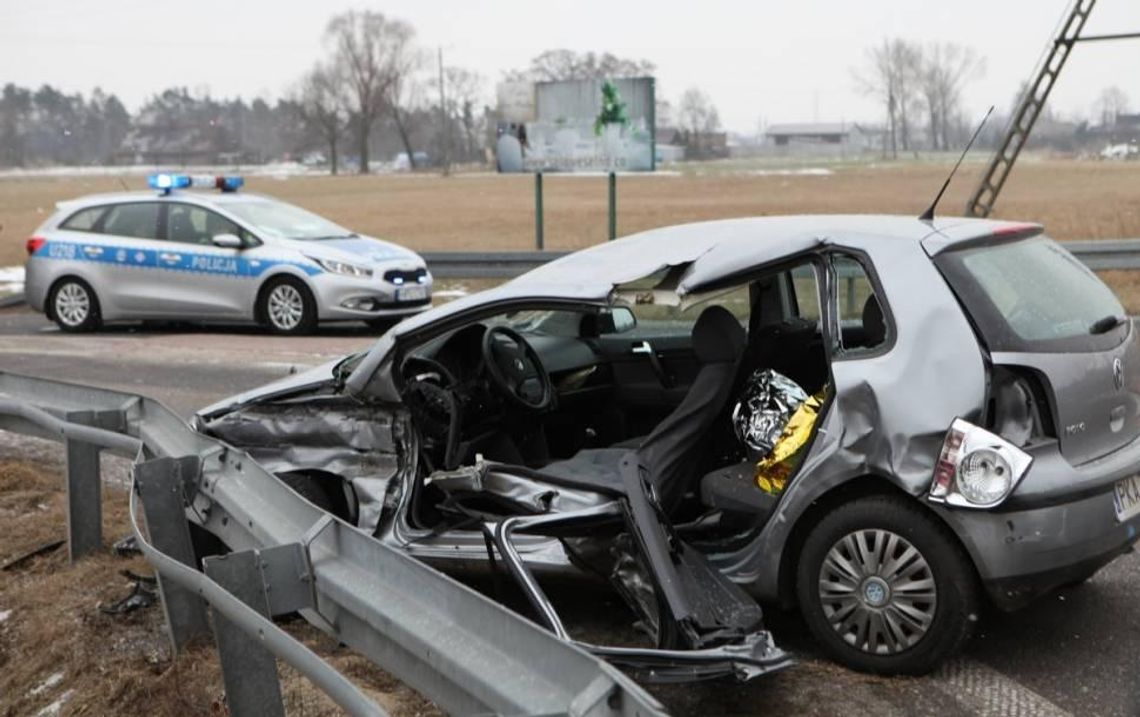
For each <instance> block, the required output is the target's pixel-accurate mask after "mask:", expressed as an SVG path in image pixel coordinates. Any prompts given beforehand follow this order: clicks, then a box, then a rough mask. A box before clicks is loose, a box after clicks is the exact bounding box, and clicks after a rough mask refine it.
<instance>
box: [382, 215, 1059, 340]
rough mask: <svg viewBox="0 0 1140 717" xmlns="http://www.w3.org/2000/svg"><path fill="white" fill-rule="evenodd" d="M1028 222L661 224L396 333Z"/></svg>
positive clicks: (842, 219) (949, 240)
mask: <svg viewBox="0 0 1140 717" xmlns="http://www.w3.org/2000/svg"><path fill="white" fill-rule="evenodd" d="M1024 227H1033V228H1035V229H1037V230H1040V227H1038V226H1037V225H1026V224H1020V223H1012V222H1001V221H994V220H986V219H963V218H960V217H947V218H938V219H935V220H934V221H933V222H927V221H921V220H919V219H917V218H915V217H904V216H892V215H866V214H855V215H844V214H823V215H804V216H780V217H749V218H742V219H721V220H716V221H706V222H695V223H692V224H679V225H676V226H669V227H661V228H659V229H650V230H648V231H644V232H640V233H638V234H633V235H630V236H627V237H624V238H622V239H619V240H617V241H612V242H606V243H605V244H598V245H596V246H592V247H590V248H588V249H583V250H581V251H577V252H574V253H573V254H569V255H567V256H564V257H562V258H560V259H556V260H554V261H551V262H550V263H548V264H544V265H543V266H540V267H538V268H537V269H534V270H533V271H530V272H527V273H526V274H523V275H522V276H520V277H518V278H517V279H514V280H512V281H509V282H507V283H505V284H503V285H501V286H498V287H495V288H493V289H489V290H487V291H483V292H479V293H478V294H473V295H471V296H468V297H464V298H462V299H459V300H456V301H453V302H451V303H449V304H445V305H444V306H443V307H440V308H439V309H436V310H433V311H429V312H426V313H423V314H419V315H418V316H414V317H411V318H409V319H406V320H404V321H403V322H401V323H400V324H398V325H397V326H396V327H395V328H394V329H393V333H394V335H396V336H402V335H406V334H409V333H413V332H415V331H417V330H418V329H420V328H422V327H424V326H426V325H428V324H431V323H434V322H435V321H438V320H439V319H441V318H445V317H446V316H449V315H454V314H457V313H461V312H463V311H466V310H467V309H469V308H472V307H475V306H478V305H481V304H487V303H491V302H495V301H510V300H512V299H523V298H534V299H551V300H572V301H573V300H576V301H588V302H602V301H606V300H607V299H608V298H609V297H610V295H611V292H612V291H613V290H614V287H615V286H619V285H621V284H625V283H628V282H632V281H635V280H637V279H641V278H643V277H647V276H650V275H652V274H654V273H656V272H658V271H660V270H662V269H665V268H668V267H671V266H680V265H683V264H691V266H690V267H689V268H688V269H687V270H686V271H685V272H684V275H683V276H682V277H681V279H680V281H679V283H678V285H677V293H678V294H680V295H682V296H683V295H686V294H689V293H692V292H695V291H699V290H701V289H702V288H703V287H705V286H708V285H709V284H712V283H714V282H716V281H718V280H720V279H724V278H726V277H729V276H731V275H733V274H734V273H737V272H739V271H742V270H746V269H748V268H750V267H754V266H758V265H762V264H765V263H769V262H774V261H779V260H780V259H782V258H784V257H787V256H791V255H794V254H799V253H801V252H804V251H808V250H810V249H812V248H814V247H817V246H825V245H829V244H837V245H841V246H868V245H871V244H873V243H876V242H879V241H885V242H894V241H911V242H914V243H916V244H917V243H919V242H923V240H924V239H926V238H927V237H930V236H932V235H937V237H938V239H939V241H938V242H937V247H938V248H939V249H942V248H944V247H945V246H949V245H952V244H955V243H958V242H962V241H967V240H969V239H972V238H975V237H978V236H984V235H989V234H994V233H999V232H1001V231H1003V230H1004V231H1010V230H1011V228H1024ZM931 253H935V252H931Z"/></svg>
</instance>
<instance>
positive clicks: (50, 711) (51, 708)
mask: <svg viewBox="0 0 1140 717" xmlns="http://www.w3.org/2000/svg"><path fill="white" fill-rule="evenodd" d="M74 692H75V691H74V690H68V691H67V692H64V693H63V694H62V695H60V696H59V699H57V700H56V701H55V702H52V703H51V704H50V705H48V706H47V707H44V708H43V709H42V710H40V711H39V712H37V713H36V717H56V715H58V714H59V713H60V712H61V711H62V710H63V703H64V702H67V701H68V700H69V699H71V695H72V694H73V693H74Z"/></svg>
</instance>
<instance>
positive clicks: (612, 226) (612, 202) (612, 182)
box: [609, 172, 617, 241]
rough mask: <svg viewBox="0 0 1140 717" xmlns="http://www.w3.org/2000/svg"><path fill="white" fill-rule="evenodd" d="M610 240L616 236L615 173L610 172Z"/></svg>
mask: <svg viewBox="0 0 1140 717" xmlns="http://www.w3.org/2000/svg"><path fill="white" fill-rule="evenodd" d="M609 185H610V241H613V240H614V239H616V238H617V173H615V172H610V179H609Z"/></svg>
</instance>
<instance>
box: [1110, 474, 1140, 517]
mask: <svg viewBox="0 0 1140 717" xmlns="http://www.w3.org/2000/svg"><path fill="white" fill-rule="evenodd" d="M1112 503H1113V506H1114V507H1115V508H1116V520H1117V521H1119V522H1121V523H1123V522H1124V521H1126V520H1128V519H1129V518H1132V517H1135V516H1137V515H1140V475H1136V476H1128V477H1127V478H1121V479H1120V480H1118V481H1116V485H1115V486H1113V489H1112Z"/></svg>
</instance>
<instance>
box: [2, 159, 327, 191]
mask: <svg viewBox="0 0 1140 717" xmlns="http://www.w3.org/2000/svg"><path fill="white" fill-rule="evenodd" d="M156 172H171V173H177V174H236V175H240V176H245V177H275V178H288V177H292V176H297V175H304V174H327V173H328V172H327V170H325V169H324V168H319V167H307V166H305V165H303V164H301V163H299V162H273V163H271V164H255V165H249V166H241V167H217V166H207V165H202V166H192V167H155V166H153V165H92V166H86V167H24V168H13V169H4V170H0V179H28V178H33V177H120V176H131V177H145V176H146V175H148V174H155V173H156ZM139 189H143V187H139Z"/></svg>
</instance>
